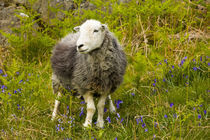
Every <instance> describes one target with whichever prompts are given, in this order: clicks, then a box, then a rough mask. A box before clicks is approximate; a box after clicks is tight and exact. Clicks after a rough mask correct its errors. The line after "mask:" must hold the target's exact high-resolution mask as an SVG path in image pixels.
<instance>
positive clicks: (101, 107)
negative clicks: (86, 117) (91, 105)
mask: <svg viewBox="0 0 210 140" xmlns="http://www.w3.org/2000/svg"><path fill="white" fill-rule="evenodd" d="M106 98H107V94H102V95H101V96H100V98H99V100H98V104H97V109H98V119H97V124H96V125H97V126H98V127H100V128H102V127H103V126H104V119H103V116H104V106H105V101H106Z"/></svg>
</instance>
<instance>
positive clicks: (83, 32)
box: [74, 20, 107, 54]
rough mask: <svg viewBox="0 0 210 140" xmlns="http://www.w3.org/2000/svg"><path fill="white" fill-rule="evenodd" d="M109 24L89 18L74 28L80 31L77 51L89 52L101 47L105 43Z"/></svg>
mask: <svg viewBox="0 0 210 140" xmlns="http://www.w3.org/2000/svg"><path fill="white" fill-rule="evenodd" d="M106 29H107V26H106V25H105V24H101V23H100V22H99V21H97V20H87V21H86V22H85V23H83V24H82V25H81V26H77V27H75V28H74V30H75V31H78V32H79V38H78V40H77V43H76V45H77V51H78V52H80V53H85V54H86V53H89V52H91V51H93V50H95V49H97V48H100V46H101V44H102V43H103V40H104V37H105V32H106Z"/></svg>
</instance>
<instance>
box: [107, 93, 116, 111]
mask: <svg viewBox="0 0 210 140" xmlns="http://www.w3.org/2000/svg"><path fill="white" fill-rule="evenodd" d="M108 99H109V110H110V112H111V113H115V112H116V109H115V107H114V104H113V102H112V99H111V95H109V96H108Z"/></svg>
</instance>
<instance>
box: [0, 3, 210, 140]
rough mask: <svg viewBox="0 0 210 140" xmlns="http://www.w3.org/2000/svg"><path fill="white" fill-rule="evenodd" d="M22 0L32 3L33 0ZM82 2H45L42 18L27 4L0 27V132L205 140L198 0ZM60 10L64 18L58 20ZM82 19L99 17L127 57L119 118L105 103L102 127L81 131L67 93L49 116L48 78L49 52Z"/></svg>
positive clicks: (203, 20)
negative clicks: (8, 27)
mask: <svg viewBox="0 0 210 140" xmlns="http://www.w3.org/2000/svg"><path fill="white" fill-rule="evenodd" d="M29 2H30V4H31V5H33V4H34V3H35V2H36V0H30V1H29ZM82 2H83V1H81V0H75V1H74V4H75V6H76V7H78V9H75V10H72V11H71V10H70V11H64V10H61V9H59V5H58V8H53V7H48V10H49V11H50V12H53V13H55V14H56V16H55V17H54V18H49V17H48V18H49V20H48V21H47V22H46V21H45V20H44V19H42V18H41V15H40V14H39V13H37V12H36V11H34V10H33V9H30V8H27V9H24V8H23V9H22V10H20V11H19V12H23V13H25V14H27V15H28V16H29V17H21V16H19V15H16V16H17V17H18V18H19V19H20V23H21V26H19V27H17V28H13V29H12V33H10V34H8V33H4V32H3V31H1V34H3V35H4V36H5V37H6V38H7V39H8V41H9V43H10V46H8V47H7V49H8V51H9V55H5V56H6V57H5V58H4V61H3V60H2V61H3V65H1V62H2V61H0V66H2V67H0V118H1V119H0V138H2V139H14V138H17V139H34V138H35V139H67V138H69V139H70V138H73V139H95V138H96V139H116V137H117V139H122V140H126V139H128V140H130V139H192V138H193V139H207V136H208V130H207V129H206V127H207V126H208V118H209V116H208V115H209V113H208V111H209V104H208V96H209V95H208V94H209V82H210V81H209V51H208V44H209V39H208V38H206V37H205V32H206V30H207V26H208V19H209V18H208V17H209V15H208V14H206V13H205V9H209V5H206V2H205V0H199V1H195V0H192V1H188V0H183V1H179V0H176V1H175V0H164V1H163V0H145V1H136V0H131V1H129V2H125V3H119V1H118V0H108V1H102V0H94V1H93V0H91V1H89V2H91V3H92V4H93V5H95V8H94V9H93V10H92V9H91V10H90V9H83V8H80V5H81V3H82ZM199 6H200V7H203V9H204V10H203V11H202V10H199V9H198V7H199ZM61 13H62V14H64V15H65V18H64V19H60V18H59V14H61ZM86 19H97V20H100V21H101V22H102V23H106V24H107V25H108V26H109V29H110V30H111V31H113V32H114V33H115V35H116V36H117V37H118V38H119V40H120V42H121V44H122V46H123V47H124V50H125V52H126V54H127V60H128V67H127V70H126V74H125V77H124V83H123V84H122V85H121V86H120V88H119V89H118V90H117V91H116V92H115V93H114V94H113V95H112V98H113V99H115V100H116V101H115V102H116V103H117V101H119V100H122V101H123V103H121V104H119V108H118V109H117V112H118V113H119V115H120V117H119V116H118V115H116V114H111V113H110V112H109V109H107V110H108V111H107V112H106V113H105V115H104V118H105V128H104V129H98V128H96V127H95V125H93V127H92V128H89V129H83V128H82V122H84V120H85V114H82V113H81V110H82V107H83V108H85V107H86V105H85V104H80V102H81V101H80V100H79V99H75V98H72V96H70V95H68V94H66V95H64V96H63V97H61V98H59V100H60V101H62V104H61V108H60V113H59V115H58V118H57V120H56V121H55V122H52V121H50V118H51V113H52V107H53V104H54V99H56V96H55V95H53V94H52V87H51V80H50V77H51V66H50V55H51V50H52V48H53V46H54V45H55V43H56V42H57V41H58V40H59V39H60V38H62V37H64V36H65V35H66V34H68V33H69V32H71V31H72V29H73V27H75V26H77V25H80V24H81V23H82V22H84V21H85V20H86ZM200 35H203V36H201V37H200ZM192 36H195V37H194V38H191V39H190V38H189V37H192ZM1 50H2V49H0V51H1ZM6 53H7V52H3V51H2V52H0V55H2V54H6ZM2 56H4V55H2ZM1 58H3V57H1ZM116 103H115V104H116ZM105 107H106V108H108V104H106V105H105ZM66 108H69V110H68V109H66ZM84 112H85V109H84ZM80 114H81V115H80ZM96 117H97V116H96V115H95V116H94V118H93V122H95V121H96V120H97V118H96ZM107 117H110V119H111V123H108V121H107V120H106V119H107ZM116 130H117V131H116Z"/></svg>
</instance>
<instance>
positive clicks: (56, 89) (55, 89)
mask: <svg viewBox="0 0 210 140" xmlns="http://www.w3.org/2000/svg"><path fill="white" fill-rule="evenodd" d="M59 87H60V83H59V80H58V78H57V76H56V75H55V74H52V88H53V93H54V94H56V93H58V95H57V98H60V97H61V93H60V92H59ZM59 105H60V101H59V100H55V106H54V109H53V113H52V118H51V120H52V121H53V120H54V119H55V117H56V115H57V112H58V107H59Z"/></svg>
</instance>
